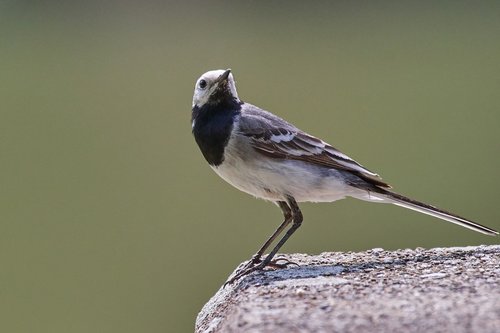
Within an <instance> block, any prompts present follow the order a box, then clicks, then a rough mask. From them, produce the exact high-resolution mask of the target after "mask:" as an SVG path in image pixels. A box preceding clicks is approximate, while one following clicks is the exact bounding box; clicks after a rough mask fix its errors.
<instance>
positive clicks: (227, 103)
mask: <svg viewBox="0 0 500 333" xmlns="http://www.w3.org/2000/svg"><path fill="white" fill-rule="evenodd" d="M240 110H241V102H239V101H236V100H234V99H233V100H223V101H220V102H219V103H214V104H212V103H210V104H208V103H207V104H205V105H203V106H202V107H198V106H194V107H193V112H192V116H191V122H193V121H194V126H193V135H194V138H195V140H196V143H197V144H198V146H199V147H200V150H201V153H202V154H203V156H204V157H205V159H206V160H207V162H208V163H209V164H210V165H212V166H218V165H220V164H221V163H222V162H223V161H224V149H225V148H226V145H227V143H228V142H229V138H230V136H231V131H232V129H233V123H234V119H235V117H236V116H237V115H238V114H239V113H240Z"/></svg>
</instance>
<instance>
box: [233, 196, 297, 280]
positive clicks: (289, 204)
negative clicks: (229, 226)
mask: <svg viewBox="0 0 500 333" xmlns="http://www.w3.org/2000/svg"><path fill="white" fill-rule="evenodd" d="M278 204H279V206H280V207H281V209H282V210H283V214H284V215H285V221H283V223H281V225H280V226H279V227H278V229H276V231H275V232H274V233H273V234H272V235H271V237H270V238H269V239H268V240H267V241H266V243H264V245H263V246H262V248H261V249H260V250H259V251H258V252H257V253H256V254H255V255H254V257H252V260H251V261H250V262H249V263H248V264H247V265H245V266H244V267H242V269H241V270H240V271H239V272H238V273H237V274H236V275H235V276H234V277H232V278H231V279H229V280H228V281H226V283H224V286H226V285H227V284H230V283H233V282H234V281H236V280H238V279H239V278H241V277H243V276H245V275H248V274H250V273H252V272H253V271H256V270H261V269H263V268H264V267H266V265H268V264H269V263H270V262H271V260H272V259H273V257H274V256H275V255H276V253H277V252H278V251H279V249H280V248H281V247H282V246H283V244H285V242H286V241H287V240H288V238H290V236H292V234H293V233H294V232H295V231H296V230H297V229H298V228H299V227H300V225H301V224H302V220H303V217H302V212H301V211H300V209H299V206H298V205H297V202H296V201H295V199H294V198H292V197H288V198H287V201H286V203H285V202H284V201H280V202H279V203H278ZM284 207H286V208H284ZM288 214H290V215H291V216H290V217H289V218H287V216H288ZM290 221H292V222H293V223H292V226H291V227H290V229H288V230H287V232H286V233H285V235H284V236H283V237H282V238H281V239H280V241H279V242H278V244H276V246H275V247H274V248H273V249H272V251H271V252H270V253H269V254H268V255H267V256H266V258H265V259H264V260H263V261H261V262H259V263H258V264H256V263H257V262H258V260H260V257H261V256H262V254H263V253H264V251H265V250H266V249H267V248H268V247H269V245H270V244H271V243H272V242H273V241H274V239H275V238H276V237H277V236H278V235H279V234H280V233H281V232H282V231H283V229H284V228H285V227H286V226H287V225H288V224H289V223H290Z"/></svg>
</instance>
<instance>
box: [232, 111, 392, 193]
mask: <svg viewBox="0 0 500 333" xmlns="http://www.w3.org/2000/svg"><path fill="white" fill-rule="evenodd" d="M247 105H248V104H247ZM239 122H240V126H239V131H240V134H241V135H244V136H246V137H248V138H250V143H251V145H252V147H253V148H254V149H255V150H256V151H257V152H259V153H261V154H263V155H265V156H267V157H271V158H277V159H289V160H297V161H303V162H307V163H312V164H315V165H320V166H324V167H326V168H332V169H339V170H344V171H348V172H351V173H353V174H355V175H357V176H358V177H360V178H361V179H363V180H365V181H367V182H368V183H370V184H372V185H375V186H380V187H382V188H390V187H391V186H390V185H389V184H387V183H385V182H383V181H382V179H381V178H380V177H379V175H377V174H376V173H374V172H372V171H370V170H368V169H366V168H365V167H363V166H362V165H361V164H359V163H358V162H356V161H354V160H353V159H351V158H350V157H348V156H347V155H345V154H343V153H342V152H340V151H339V150H338V149H336V148H334V147H333V146H331V145H329V144H328V143H326V142H324V141H323V140H321V139H318V138H316V137H314V136H312V135H309V134H307V133H305V132H303V131H301V130H299V129H298V128H296V127H295V126H293V125H291V124H289V123H287V122H286V121H284V120H283V119H281V118H279V117H277V116H275V115H273V114H270V113H268V112H266V111H264V110H261V109H258V108H257V107H254V106H250V107H247V109H246V110H245V112H243V113H242V114H241V117H240V121H239Z"/></svg>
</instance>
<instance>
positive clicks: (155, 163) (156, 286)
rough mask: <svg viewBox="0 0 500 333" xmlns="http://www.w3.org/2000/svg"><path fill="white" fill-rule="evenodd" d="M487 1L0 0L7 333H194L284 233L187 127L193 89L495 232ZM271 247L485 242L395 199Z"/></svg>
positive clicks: (2, 322) (495, 90) (321, 208)
mask: <svg viewBox="0 0 500 333" xmlns="http://www.w3.org/2000/svg"><path fill="white" fill-rule="evenodd" d="M499 17H500V5H499V3H498V2H494V1H492V2H473V3H468V2H460V1H450V2H440V5H435V4H434V5H432V4H422V3H419V4H415V3H413V4H412V3H403V2H377V3H374V2H373V3H372V2H365V3H363V2H360V3H350V2H331V3H322V4H318V3H316V4H313V3H302V2H297V3H294V2H286V1H282V2H276V3H274V4H273V5H269V4H267V3H266V2H247V3H241V4H234V3H233V2H231V1H227V2H215V3H205V2H200V3H189V4H182V5H181V4H178V3H160V2H158V3H152V2H137V3H133V2H126V1H125V2H115V3H113V2H107V4H91V3H89V2H81V3H77V2H55V1H53V2H45V3H42V2H35V1H0V313H1V319H0V331H2V332H121V333H125V332H189V331H192V330H193V327H194V320H195V316H196V314H197V312H198V311H199V309H200V308H201V306H202V305H203V304H204V303H205V302H206V301H207V300H208V299H209V297H210V296H211V295H212V294H213V293H214V292H215V291H216V290H217V289H218V288H219V286H220V285H221V284H222V283H223V282H224V280H225V279H226V277H227V276H228V274H229V273H230V272H231V271H232V270H233V268H234V267H235V266H236V265H237V264H238V263H240V262H241V261H243V260H245V259H247V258H249V257H250V256H251V255H252V254H253V253H254V251H255V250H256V249H257V248H258V247H259V246H260V245H261V243H262V242H263V241H264V240H265V238H266V237H267V236H268V235H269V234H270V233H271V232H272V231H273V230H274V228H275V227H276V226H277V225H278V224H279V223H280V222H281V213H280V210H279V209H278V208H277V207H275V206H274V205H272V204H269V203H266V202H264V201H260V200H255V199H253V198H251V197H250V196H248V195H246V194H244V193H240V192H238V191H237V190H235V189H233V188H231V187H230V186H229V185H227V184H226V183H224V182H223V181H222V180H221V179H219V178H218V177H217V176H216V175H215V174H214V173H213V172H212V170H210V168H209V167H208V165H207V164H206V163H205V161H204V159H203V157H202V155H201V154H200V152H199V150H198V147H197V146H196V144H195V143H194V140H193V138H192V135H191V125H190V108H191V97H192V91H193V87H194V82H195V80H196V79H197V78H198V77H199V76H200V75H201V74H202V73H203V72H205V71H207V70H211V69H219V68H228V67H230V68H232V69H233V73H234V75H235V78H236V80H237V86H238V91H239V94H240V97H241V98H242V99H243V100H245V101H249V102H251V103H253V104H257V105H259V106H261V107H264V108H266V109H268V110H271V111H272V112H274V113H277V114H278V115H281V116H283V117H285V118H287V119H288V120H290V121H292V122H294V123H295V124H297V125H298V126H299V127H300V128H302V129H304V130H306V131H308V132H310V133H312V134H314V135H316V136H319V137H321V138H323V139H325V140H326V141H328V142H330V143H332V144H333V145H334V146H336V147H337V148H339V149H341V150H343V151H345V152H346V153H348V154H349V155H350V156H352V157H353V158H356V159H357V160H358V161H360V162H361V163H362V164H363V165H365V166H366V167H368V168H369V169H372V170H374V171H377V172H379V173H380V174H381V175H382V177H383V178H384V180H386V181H388V182H389V183H391V184H393V185H394V186H395V189H396V190H398V191H400V192H402V193H404V194H407V195H410V196H413V197H415V198H418V199H421V200H423V201H427V202H430V203H433V204H435V205H438V206H441V207H443V208H446V209H449V210H452V211H455V212H457V213H459V214H462V215H464V216H467V217H470V218H472V219H476V220H477V221H479V222H481V223H484V224H486V225H488V226H490V227H493V228H496V229H500V212H499V209H498V202H499V193H500V190H499V189H500V172H499V171H500V154H499V153H500V79H499V78H500V61H499V59H500V39H499V36H500V19H499ZM301 207H302V208H303V212H304V216H305V221H304V224H303V226H302V228H301V229H300V230H299V231H298V233H297V234H296V235H294V236H293V238H292V239H291V240H290V241H289V243H287V245H286V246H284V247H283V249H282V251H283V252H306V253H319V252H322V251H356V250H363V249H370V248H374V247H383V248H386V249H396V248H414V247H418V246H422V247H439V246H466V245H479V244H498V243H499V242H500V239H499V238H493V237H487V236H484V235H481V234H478V233H474V232H472V231H469V230H467V229H463V228H460V227H457V226H454V225H452V224H449V223H445V222H440V221H438V220H436V219H433V218H431V217H427V216H424V215H420V214H417V213H414V212H411V211H407V210H403V209H401V208H398V207H395V206H386V205H376V204H370V203H365V202H360V201H354V200H344V201H340V202H337V203H335V204H303V205H302V206H301Z"/></svg>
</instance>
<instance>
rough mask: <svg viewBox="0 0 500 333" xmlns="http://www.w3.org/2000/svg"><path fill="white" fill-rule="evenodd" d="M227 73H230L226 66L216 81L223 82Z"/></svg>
mask: <svg viewBox="0 0 500 333" xmlns="http://www.w3.org/2000/svg"><path fill="white" fill-rule="evenodd" d="M229 74H231V69H230V68H228V69H226V70H225V71H224V73H222V74H221V75H220V76H219V77H218V78H217V82H224V81H226V80H227V78H228V77H229Z"/></svg>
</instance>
